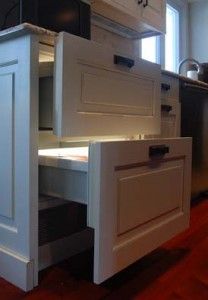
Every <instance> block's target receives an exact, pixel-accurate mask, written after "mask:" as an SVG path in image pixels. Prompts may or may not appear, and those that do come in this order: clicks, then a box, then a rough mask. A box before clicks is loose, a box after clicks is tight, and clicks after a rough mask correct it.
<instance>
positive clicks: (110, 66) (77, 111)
mask: <svg viewBox="0 0 208 300" xmlns="http://www.w3.org/2000/svg"><path fill="white" fill-rule="evenodd" d="M54 81H55V82H54V85H55V110H54V130H55V133H56V134H57V135H59V136H104V135H136V134H142V133H143V134H148V133H155V134H157V133H159V130H160V67H159V65H156V64H152V63H149V62H147V61H144V60H141V59H138V58H135V57H125V56H121V55H119V54H117V53H115V51H114V50H113V49H111V48H108V47H104V46H102V45H100V44H98V43H95V42H92V41H88V40H85V39H82V38H78V37H75V36H73V35H70V34H68V33H61V34H59V36H58V38H57V41H56V56H55V78H54ZM98 124H99V126H98Z"/></svg>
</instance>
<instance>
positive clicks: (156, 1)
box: [91, 0, 166, 38]
mask: <svg viewBox="0 0 208 300" xmlns="http://www.w3.org/2000/svg"><path fill="white" fill-rule="evenodd" d="M91 6H92V12H93V17H92V19H93V20H94V21H95V22H97V21H98V20H99V19H100V20H102V21H104V19H102V18H100V16H102V17H105V18H106V24H107V23H108V22H109V20H111V21H113V22H116V23H117V24H118V25H119V24H120V25H121V26H124V27H126V28H128V29H130V30H132V37H141V38H142V37H147V36H152V35H156V34H160V33H165V23H166V22H165V21H166V20H165V15H166V14H165V10H166V1H165V0H121V1H119V0H92V1H91ZM107 20H108V21H107ZM104 22H105V21H104ZM106 24H105V26H106ZM108 26H109V27H110V26H111V25H110V24H108ZM115 27H116V26H115ZM115 29H116V28H115ZM124 32H125V30H124ZM126 32H128V30H127V31H126ZM128 33H129V32H128Z"/></svg>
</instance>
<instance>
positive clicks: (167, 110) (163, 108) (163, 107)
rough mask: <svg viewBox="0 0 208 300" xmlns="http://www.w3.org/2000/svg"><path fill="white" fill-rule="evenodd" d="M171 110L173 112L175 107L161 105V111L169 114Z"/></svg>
mask: <svg viewBox="0 0 208 300" xmlns="http://www.w3.org/2000/svg"><path fill="white" fill-rule="evenodd" d="M171 110H173V107H172V106H171V105H168V104H162V105H161V111H165V112H168V113H169V112H170V111H171Z"/></svg>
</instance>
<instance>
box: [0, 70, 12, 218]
mask: <svg viewBox="0 0 208 300" xmlns="http://www.w3.org/2000/svg"><path fill="white" fill-rule="evenodd" d="M13 76H14V75H13V74H6V75H0V86H1V89H0V120H1V126H0V141H1V142H0V157H1V163H0V191H1V193H0V216H3V217H7V218H11V217H12V215H13V212H12V210H13V124H14V116H13Z"/></svg>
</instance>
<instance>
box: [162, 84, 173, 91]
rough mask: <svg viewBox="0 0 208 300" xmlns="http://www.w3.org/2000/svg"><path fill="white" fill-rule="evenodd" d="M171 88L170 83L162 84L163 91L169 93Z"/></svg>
mask: <svg viewBox="0 0 208 300" xmlns="http://www.w3.org/2000/svg"><path fill="white" fill-rule="evenodd" d="M170 88H171V86H170V84H168V83H161V90H163V91H166V92H167V91H169V90H170Z"/></svg>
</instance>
